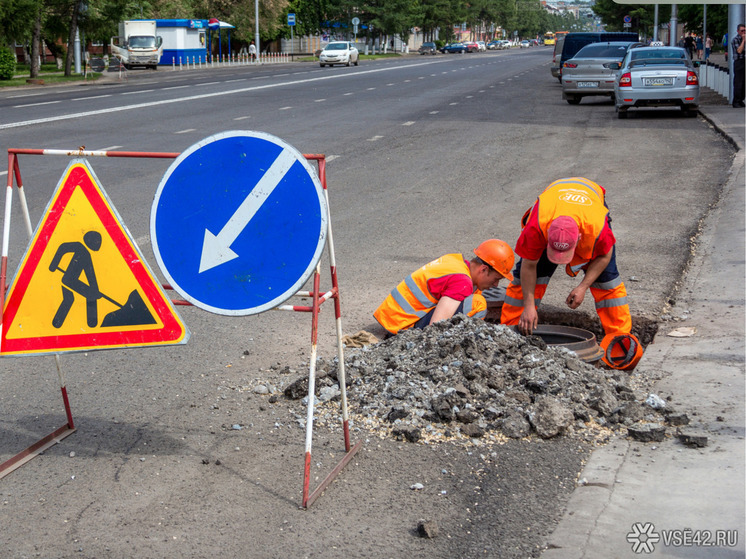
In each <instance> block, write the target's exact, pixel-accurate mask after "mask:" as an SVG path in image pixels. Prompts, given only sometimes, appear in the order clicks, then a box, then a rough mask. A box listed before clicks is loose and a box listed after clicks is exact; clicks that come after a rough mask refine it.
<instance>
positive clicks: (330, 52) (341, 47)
mask: <svg viewBox="0 0 746 559" xmlns="http://www.w3.org/2000/svg"><path fill="white" fill-rule="evenodd" d="M359 63H360V54H359V53H358V51H357V49H356V48H355V47H354V46H353V44H352V43H350V42H349V41H334V42H332V43H329V44H328V45H326V46H325V47H324V50H322V51H321V52H320V53H319V66H321V67H322V68H323V67H324V66H326V65H327V64H328V65H329V66H334V65H335V64H344V65H345V66H349V65H350V64H354V65H355V66H357V65H358V64H359Z"/></svg>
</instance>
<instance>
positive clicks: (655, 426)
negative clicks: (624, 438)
mask: <svg viewBox="0 0 746 559" xmlns="http://www.w3.org/2000/svg"><path fill="white" fill-rule="evenodd" d="M627 433H628V434H629V436H630V437H632V438H633V439H635V440H636V441H640V442H641V443H651V442H655V443H659V442H661V441H662V440H663V439H665V438H666V427H665V425H662V424H660V423H636V424H635V425H630V426H629V427H627Z"/></svg>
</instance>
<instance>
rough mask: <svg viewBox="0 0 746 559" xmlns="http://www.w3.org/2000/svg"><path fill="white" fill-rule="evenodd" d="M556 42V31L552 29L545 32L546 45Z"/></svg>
mask: <svg viewBox="0 0 746 559" xmlns="http://www.w3.org/2000/svg"><path fill="white" fill-rule="evenodd" d="M553 44H554V33H552V32H551V31H547V32H546V33H544V46H547V45H553Z"/></svg>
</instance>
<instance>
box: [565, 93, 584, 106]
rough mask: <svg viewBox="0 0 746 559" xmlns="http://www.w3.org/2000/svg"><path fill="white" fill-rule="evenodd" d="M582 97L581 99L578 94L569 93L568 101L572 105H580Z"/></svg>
mask: <svg viewBox="0 0 746 559" xmlns="http://www.w3.org/2000/svg"><path fill="white" fill-rule="evenodd" d="M580 99H581V97H579V96H578V95H568V96H567V102H568V103H570V104H571V105H579V104H580Z"/></svg>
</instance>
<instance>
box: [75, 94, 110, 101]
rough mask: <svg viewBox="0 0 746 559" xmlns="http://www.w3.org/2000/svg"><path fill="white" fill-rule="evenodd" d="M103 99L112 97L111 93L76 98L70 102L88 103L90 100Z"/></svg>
mask: <svg viewBox="0 0 746 559" xmlns="http://www.w3.org/2000/svg"><path fill="white" fill-rule="evenodd" d="M102 97H111V93H107V94H106V95H93V96H91V97H74V98H72V99H70V101H88V99H101V98H102Z"/></svg>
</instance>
